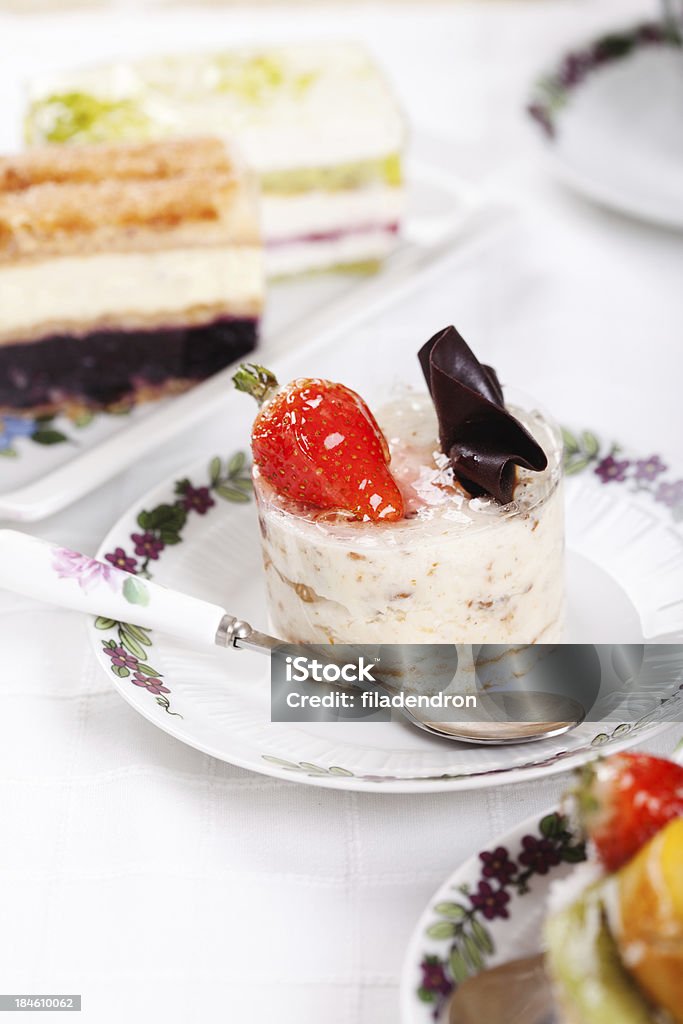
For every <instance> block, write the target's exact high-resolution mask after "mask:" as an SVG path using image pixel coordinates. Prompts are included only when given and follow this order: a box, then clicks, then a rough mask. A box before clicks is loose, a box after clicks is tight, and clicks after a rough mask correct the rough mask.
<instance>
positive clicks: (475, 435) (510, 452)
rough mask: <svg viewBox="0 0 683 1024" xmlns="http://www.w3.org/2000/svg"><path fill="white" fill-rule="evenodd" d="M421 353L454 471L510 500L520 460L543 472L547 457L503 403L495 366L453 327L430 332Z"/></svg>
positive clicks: (466, 483)
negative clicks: (479, 355)
mask: <svg viewBox="0 0 683 1024" xmlns="http://www.w3.org/2000/svg"><path fill="white" fill-rule="evenodd" d="M418 359H419V360H420V365H421V367H422V372H423V373H424V375H425V380H426V381H427V387H428V388H429V393H430V395H431V396H432V401H433V402H434V406H435V408H436V415H437V418H438V421H439V441H440V443H441V450H442V451H443V453H444V455H447V456H448V458H449V459H450V462H451V466H452V468H453V474H454V476H455V477H456V479H457V480H458V481H459V482H460V483H461V484H462V486H463V487H464V488H465V490H467V491H468V492H469V493H470V494H471V495H472V496H473V497H479V496H480V495H482V494H488V495H490V496H491V497H492V498H495V499H496V501H499V502H500V503H501V505H507V504H508V503H509V502H511V501H512V500H513V498H514V494H515V485H516V482H517V470H516V466H523V467H524V468H525V469H531V470H534V471H535V472H537V473H539V472H541V470H544V469H545V468H546V466H547V465H548V459H547V458H546V455H545V452H544V451H543V449H542V448H541V447H540V445H539V444H538V443H537V441H535V440H534V438H533V437H532V436H531V434H530V433H529V431H528V430H527V429H526V428H525V427H523V426H522V424H521V423H520V422H519V420H516V419H515V417H514V416H512V415H511V413H509V412H508V411H507V409H506V408H505V401H504V398H503V389H502V388H501V386H500V381H499V380H498V377H497V375H496V371H495V370H494V369H492V367H490V366H484V365H483V363H480V362H479V360H478V359H477V357H476V356H475V355H474V353H473V352H472V350H471V349H470V347H469V345H468V344H467V342H466V341H465V340H464V339H463V338H461V336H460V335H459V334H458V332H457V331H456V329H455V327H445V328H444V329H443V330H442V331H439V333H438V334H435V335H434V337H433V338H430V339H429V341H428V342H427V343H426V344H425V345H423V346H422V348H421V349H420V351H419V353H418Z"/></svg>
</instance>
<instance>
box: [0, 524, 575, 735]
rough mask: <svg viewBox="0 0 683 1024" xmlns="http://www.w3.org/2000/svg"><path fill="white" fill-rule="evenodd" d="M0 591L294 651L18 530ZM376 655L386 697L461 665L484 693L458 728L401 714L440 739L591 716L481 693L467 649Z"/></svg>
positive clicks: (195, 639)
mask: <svg viewBox="0 0 683 1024" xmlns="http://www.w3.org/2000/svg"><path fill="white" fill-rule="evenodd" d="M0 587H4V588H5V589H7V590H12V591H14V592H16V593H19V594H23V595H25V596H27V597H32V598H36V599H37V600H40V601H47V602H48V603H50V604H54V605H58V606H60V607H62V608H70V609H73V610H75V611H80V612H86V613H89V614H91V615H98V616H100V617H105V618H108V619H111V620H113V621H114V622H133V623H135V625H138V626H142V627H144V628H147V629H155V630H159V631H160V632H163V633H168V634H170V635H172V636H174V637H176V638H178V639H180V640H184V641H188V642H189V643H191V644H196V645H199V646H203V647H207V646H211V645H216V646H218V647H228V648H230V649H232V650H235V649H246V650H252V651H259V652H261V653H266V654H272V653H273V652H277V651H278V650H284V651H287V650H288V649H289V648H288V645H287V644H286V643H285V641H283V640H278V639H277V638H276V637H273V636H269V635H268V634H267V633H262V632H260V631H259V630H256V629H253V628H252V626H250V624H249V623H248V622H245V621H244V620H243V619H240V618H237V616H235V615H231V614H229V613H228V612H227V611H226V610H225V609H224V608H221V607H220V606H219V605H217V604H211V603H210V602H208V601H203V600H201V599H200V598H196V597H191V596H190V595H189V594H183V593H182V592H181V591H177V590H171V589H169V588H167V587H164V586H161V585H160V584H158V583H153V582H152V581H151V580H146V579H143V578H141V577H139V576H133V575H132V574H130V573H128V572H125V571H124V570H123V569H120V568H117V567H116V566H114V565H112V564H109V563H108V562H98V561H97V560H96V559H93V558H90V557H89V556H88V555H82V554H80V553H78V552H76V551H71V550H70V549H68V548H63V547H59V546H57V545H54V544H50V543H48V542H47V541H44V540H40V539H39V538H37V537H32V536H30V535H28V534H25V533H20V532H19V531H17V530H0ZM302 647H303V650H304V651H305V652H306V654H308V655H309V656H311V655H315V656H316V657H317V658H322V659H323V660H324V661H326V662H328V663H336V664H340V658H341V659H342V661H343V662H345V661H346V660H347V659H348V657H349V652H357V653H359V654H360V653H362V654H363V655H367V653H368V647H367V646H365V647H363V646H361V645H343V648H342V650H339V649H336V648H335V645H325V646H324V647H321V646H315V645H313V646H311V645H302ZM516 650H517V649H512V648H511V649H510V652H511V653H513V652H514V651H516ZM342 651H343V653H342ZM378 651H381V653H382V657H381V659H380V660H381V662H382V668H381V670H380V671H381V672H382V673H383V678H382V679H379V680H377V681H376V682H375V684H374V685H375V686H376V688H377V689H378V690H380V691H381V692H383V693H386V694H388V695H389V696H395V695H396V694H399V693H406V692H411V691H412V692H420V690H421V691H422V692H423V693H424V692H433V688H432V690H431V691H430V690H425V683H426V682H430V681H431V683H432V686H433V685H434V682H435V681H436V688H437V689H441V690H443V689H444V686H443V683H444V682H447V681H448V680H449V679H451V678H452V677H453V676H454V672H453V667H454V665H455V666H457V672H458V673H459V676H458V681H461V680H462V679H463V678H465V679H466V680H469V683H468V685H469V688H470V691H472V690H475V691H476V692H477V708H476V710H475V711H474V713H472V714H469V715H468V712H467V710H466V709H462V711H460V710H458V717H459V718H460V719H461V720H460V721H457V722H456V721H448V720H445V721H437V720H435V717H434V713H433V711H432V709H426V710H425V709H423V708H409V707H406V706H405V705H403V704H401V705H400V706H398V707H396V708H394V710H397V711H398V712H399V713H400V714H402V715H403V716H404V718H406V720H407V721H408V722H410V723H411V724H412V725H414V726H417V727H418V728H419V729H422V730H424V731H426V732H428V733H431V734H432V735H434V736H440V737H442V738H445V739H449V740H459V741H466V742H469V743H490V744H496V745H498V744H506V743H520V742H527V741H530V740H539V739H543V738H545V737H549V736H557V735H559V734H560V733H564V732H567V731H568V730H570V729H572V728H574V727H575V726H576V725H577V724H578V723H579V722H580V721H581V720H582V719H583V717H584V709H583V706H582V705H581V704H579V703H578V701H575V700H573V699H571V698H569V697H566V696H564V695H561V694H560V695H558V694H552V693H534V692H531V691H527V692H524V693H519V694H515V693H514V692H504V693H500V692H498V693H495V692H493V691H490V692H485V691H484V690H482V689H481V688H479V689H477V681H476V679H477V673H476V664H475V660H474V655H473V653H472V648H471V647H468V646H467V645H455V644H453V645H436V646H434V647H432V646H431V645H422V644H400V645H387V646H386V647H385V646H384V645H379V647H378ZM468 651H469V656H468V654H467V652H468ZM449 672H450V675H449ZM320 685H324V684H320ZM452 713H453V712H451V714H452Z"/></svg>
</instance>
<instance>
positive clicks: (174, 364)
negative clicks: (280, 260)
mask: <svg viewBox="0 0 683 1024" xmlns="http://www.w3.org/2000/svg"><path fill="white" fill-rule="evenodd" d="M262 302H263V280H262V253H261V245H260V242H259V229H258V210H257V204H256V200H255V196H254V190H253V188H252V183H251V179H250V177H249V175H248V174H247V173H246V172H245V171H244V170H243V169H242V168H241V167H240V166H239V165H238V164H237V163H236V162H235V161H234V159H233V158H232V157H231V155H230V154H229V152H228V150H227V149H226V147H225V146H224V145H223V143H221V142H219V141H218V140H215V139H211V138H207V139H192V140H190V139H187V140H184V141H182V142H178V141H164V142H151V143H138V144H117V145H104V146H88V147H77V148H73V149H71V148H70V149H58V148H55V147H48V148H45V149H39V150H35V151H33V152H31V153H27V154H23V155H19V156H10V157H4V158H0V412H7V411H13V412H17V411H18V412H31V413H32V414H45V413H53V412H56V411H60V410H68V409H70V408H76V409H78V408H84V407H85V408H91V409H115V408H119V407H121V406H122V405H128V404H131V403H133V402H135V401H142V400H145V399H149V398H155V397H159V396H161V395H165V394H169V393H174V392H179V391H182V390H184V389H186V388H187V387H189V386H191V385H192V384H193V383H195V382H197V381H199V380H202V379H203V378H205V377H208V376H210V375H211V374H213V373H215V372H216V371H217V370H220V369H221V368H223V367H224V366H226V365H227V364H229V363H231V362H233V361H234V360H235V359H238V358H239V357H240V356H243V355H244V354H245V353H247V352H249V351H251V349H253V347H254V345H255V342H256V338H257V327H258V321H259V316H260V313H261V308H262Z"/></svg>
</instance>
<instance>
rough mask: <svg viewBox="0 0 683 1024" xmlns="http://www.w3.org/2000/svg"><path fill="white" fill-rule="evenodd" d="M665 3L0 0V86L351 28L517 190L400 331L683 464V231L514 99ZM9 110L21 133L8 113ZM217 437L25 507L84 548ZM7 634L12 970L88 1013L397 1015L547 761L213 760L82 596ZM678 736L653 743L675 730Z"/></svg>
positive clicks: (6, 953)
mask: <svg viewBox="0 0 683 1024" xmlns="http://www.w3.org/2000/svg"><path fill="white" fill-rule="evenodd" d="M653 7H654V4H650V3H647V2H645V0H641V2H636V0H590V2H588V0H583V2H582V0H575V2H571V0H565V2H550V0H546V2H543V3H541V2H527V3H523V2H514V0H508V2H500V3H493V2H492V3H471V4H465V3H463V4H458V5H448V4H438V5H434V6H430V5H429V4H426V3H420V4H419V5H418V4H405V5H397V6H395V7H393V8H391V9H389V8H382V7H380V6H369V7H367V8H363V7H360V8H358V9H356V8H353V9H349V10H344V11H342V10H341V9H339V8H338V9H335V8H325V9H324V10H323V11H321V12H320V13H318V14H312V13H311V12H310V10H306V11H305V12H304V10H303V9H299V10H298V12H297V13H296V14H295V15H293V16H289V15H286V13H283V11H282V8H279V9H278V11H277V13H275V12H272V11H267V10H263V9H258V10H254V11H253V12H249V13H247V12H245V11H239V10H236V11H230V12H227V11H216V10H213V11H211V10H208V11H203V10H200V9H196V10H195V11H194V12H193V13H192V14H191V15H190V16H188V15H187V14H186V13H182V12H174V13H172V14H169V15H168V20H167V21H166V22H164V23H161V24H160V25H157V26H156V27H154V28H153V30H152V28H150V26H149V23H148V22H146V21H141V20H139V19H136V18H134V17H132V16H130V15H129V14H127V15H126V16H125V17H124V16H121V18H120V19H118V20H116V19H114V18H111V17H109V18H104V17H103V18H102V19H101V20H100V19H99V18H98V17H97V16H92V15H86V14H84V13H82V12H75V13H73V14H71V15H68V16H64V17H63V18H57V17H51V18H50V19H49V21H47V19H45V20H44V21H43V22H42V24H41V22H40V19H29V18H22V17H18V18H16V19H11V18H10V17H8V16H5V17H2V18H0V46H1V48H2V52H3V69H2V90H1V91H0V95H2V97H3V105H4V106H5V113H7V112H8V111H12V110H16V108H17V104H18V96H19V90H18V81H19V75H20V74H21V73H23V72H25V71H26V70H34V69H35V68H36V67H37V66H41V65H42V66H49V65H52V64H56V63H68V62H69V61H72V62H73V61H80V62H82V61H83V60H84V59H86V58H88V57H91V56H92V57H95V56H99V55H101V54H114V53H128V52H131V51H141V50H145V49H168V48H174V47H175V48H177V46H178V44H179V41H180V40H182V41H183V42H185V43H186V44H187V45H188V46H193V45H202V44H205V43H206V42H207V41H210V42H211V43H216V42H218V41H221V42H223V41H224V42H227V41H232V40H233V39H235V38H249V37H251V38H254V37H259V38H261V37H270V38H278V37H280V38H281V37H283V36H291V35H294V34H300V35H311V36H316V35H317V36H321V35H323V36H324V35H330V34H342V35H345V36H356V35H358V36H361V37H364V38H366V39H367V41H368V42H369V43H370V44H371V46H372V47H373V49H374V50H375V51H376V52H377V53H378V54H379V55H380V56H381V58H382V59H383V60H384V61H385V63H386V65H387V67H388V68H389V70H390V71H391V72H392V73H393V75H394V77H395V79H396V82H397V84H398V86H399V88H400V91H401V94H402V96H403V99H404V102H405V105H406V107H407V109H408V111H409V114H410V117H411V119H412V121H413V123H414V124H416V125H418V126H419V129H420V133H421V136H422V137H423V138H424V137H429V138H430V139H431V141H430V143H429V148H430V153H429V154H428V155H429V156H431V157H433V158H435V159H438V161H439V162H440V163H441V164H442V165H443V166H451V167H452V168H453V169H454V170H455V171H457V173H458V174H459V175H460V176H462V177H464V178H466V179H468V180H470V181H471V182H472V183H475V184H476V183H481V182H484V181H486V182H488V183H489V184H495V187H496V188H497V189H498V190H502V191H503V192H504V193H506V195H507V202H508V206H509V211H510V212H509V213H508V214H507V215H506V218H505V220H504V222H501V225H500V229H499V230H497V231H494V232H493V233H491V232H488V233H487V234H486V236H482V239H481V241H480V242H476V240H475V242H474V243H472V242H470V243H469V245H468V247H467V248H465V249H463V250H462V251H458V250H456V251H454V253H453V256H452V258H451V259H450V260H449V261H448V262H447V263H446V264H445V265H444V266H443V267H442V269H441V270H440V272H439V273H438V274H437V275H435V276H434V277H433V278H432V279H430V282H429V286H428V287H425V288H424V289H423V290H422V291H421V292H420V293H419V294H418V296H417V297H416V298H414V299H413V300H412V301H411V303H410V305H409V306H406V307H404V308H401V309H399V310H396V311H394V312H393V313H389V314H385V316H384V318H383V325H384V326H387V325H388V326H391V324H392V322H395V323H396V329H397V331H400V334H401V336H402V337H405V335H406V333H407V331H408V330H409V329H412V328H414V337H415V344H416V347H417V344H418V343H420V342H421V341H422V340H424V338H425V337H426V336H427V334H428V333H429V332H430V331H431V330H432V329H435V328H437V327H439V326H441V325H442V324H443V323H448V322H451V321H455V322H456V323H457V324H458V325H459V327H460V328H461V329H462V330H463V332H464V333H465V335H466V336H467V337H470V338H471V339H473V342H474V343H475V345H476V346H477V348H478V349H479V351H480V352H481V353H482V354H483V356H484V357H485V358H486V359H487V360H490V361H492V362H493V363H494V364H495V365H496V366H498V367H499V369H500V370H501V371H502V373H503V376H504V378H505V379H512V380H514V381H516V382H518V383H520V384H522V385H523V384H524V383H525V382H527V381H529V382H530V384H531V389H532V390H533V391H534V392H536V393H540V394H542V395H545V396H546V404H547V405H548V406H550V407H552V408H553V409H554V410H555V412H556V414H557V416H558V418H559V419H563V420H565V421H568V422H575V423H577V424H584V425H590V426H593V427H595V428H596V429H597V430H599V431H602V432H603V433H606V434H609V435H610V436H613V437H616V438H620V439H622V440H623V441H624V442H625V443H627V444H630V445H632V446H633V447H634V448H635V449H636V450H638V451H640V452H643V453H644V454H650V452H651V451H657V452H660V453H661V454H662V455H663V456H665V457H667V458H668V459H669V460H673V461H675V460H676V458H677V457H679V458H680V455H679V449H680V437H681V428H682V427H683V413H682V411H681V405H680V381H681V368H682V356H681V346H680V324H681V313H682V312H683V308H682V306H683V304H682V300H681V288H680V280H681V278H680V267H681V259H682V257H683V238H681V236H679V235H676V234H673V233H671V234H669V233H666V232H662V231H657V230H655V229H651V228H649V227H648V226H646V225H642V224H636V223H633V222H628V221H626V220H621V219H620V218H619V217H617V216H615V215H612V214H609V213H606V212H603V211H599V210H597V209H595V208H593V207H591V206H589V205H588V204H585V203H583V202H582V201H581V200H579V199H578V198H576V197H574V196H573V195H570V194H569V193H567V192H565V191H564V189H563V188H562V187H561V186H559V185H558V184H556V183H555V182H554V181H552V180H551V179H550V178H549V177H548V175H547V172H546V171H545V170H544V168H543V165H542V163H541V161H540V159H539V155H538V150H537V148H536V140H535V139H534V138H533V136H532V133H531V132H530V130H529V129H528V127H527V125H526V123H525V121H524V118H523V116H522V115H521V113H520V110H521V107H522V105H523V101H524V96H525V91H526V88H527V85H528V82H529V80H530V78H532V77H533V76H534V75H535V74H536V72H537V70H538V68H539V67H543V65H544V64H546V63H547V62H548V61H552V59H553V57H554V55H555V54H556V52H558V51H561V50H562V49H563V48H566V46H567V45H570V44H571V43H572V42H573V41H574V40H575V39H576V38H577V37H578V38H581V37H582V36H583V35H589V34H591V33H592V32H593V31H595V30H596V29H598V28H603V27H605V26H611V25H614V24H617V25H618V24H619V23H620V22H623V21H628V20H629V19H630V18H631V17H632V16H633V15H634V14H637V15H647V14H648V13H650V11H651V9H653ZM294 22H295V23H294ZM8 116H9V115H8ZM3 132H4V133H5V137H4V139H3V142H7V141H10V136H11V128H10V127H9V126H8V123H7V118H5V119H4V121H3ZM392 317H393V318H394V320H392ZM302 371H305V367H303V366H302ZM219 438H220V421H219V420H218V419H216V420H213V421H210V422H207V423H206V424H205V425H204V426H203V428H202V429H201V430H200V431H197V432H195V433H194V434H193V435H192V436H181V438H179V439H178V440H176V441H175V442H173V443H172V444H169V445H168V446H167V447H166V448H165V449H163V450H162V451H160V452H159V453H158V454H156V455H155V456H154V457H153V458H149V459H147V460H146V461H145V463H144V464H143V465H134V466H132V467H131V468H130V469H129V470H128V471H127V472H126V473H124V474H122V475H120V476H119V477H117V478H116V479H114V480H112V481H111V482H110V483H109V484H107V485H106V486H105V487H103V488H101V489H100V491H98V492H97V493H96V494H93V495H92V496H90V497H88V498H87V499H85V500H83V501H82V502H81V503H79V505H78V506H77V507H75V508H72V509H69V510H67V511H65V512H63V513H61V514H60V515H57V516H55V517H53V518H52V519H51V520H48V521H45V522H43V523H41V524H39V525H38V526H37V527H35V532H36V533H38V534H40V535H42V536H45V537H48V538H50V539H59V540H60V541H61V542H63V543H65V544H67V545H70V546H72V547H74V548H77V549H81V550H85V551H88V552H90V551H93V550H94V549H95V547H96V546H97V543H98V541H99V540H100V538H101V537H102V536H103V534H104V532H105V531H106V529H107V528H108V527H109V525H110V524H111V523H112V521H113V520H114V518H115V517H116V516H117V515H118V514H119V513H120V512H122V511H123V510H124V509H125V508H126V507H127V506H128V505H129V504H130V503H131V502H132V501H133V500H134V499H135V498H137V497H138V496H139V495H140V494H141V493H142V492H143V491H144V490H145V489H146V488H147V487H148V486H149V485H150V484H151V483H153V482H154V481H156V480H157V479H161V478H163V477H164V476H165V475H167V474H168V473H170V472H172V471H173V470H175V469H176V468H178V467H179V466H181V465H182V464H183V463H184V462H186V461H188V460H191V459H192V458H193V457H195V456H196V455H199V454H202V453H205V452H213V451H214V450H215V446H216V441H217V439H219ZM0 652H1V655H2V671H1V672H0V695H1V701H2V703H1V707H2V713H1V714H0V794H1V797H0V800H1V802H0V821H1V822H2V848H1V851H0V906H1V907H2V911H1V916H2V921H3V926H2V928H1V929H0V965H1V966H0V978H1V979H2V980H1V982H0V989H2V991H4V992H20V991H24V992H37V993H41V992H50V991H56V992H72V993H73V992H81V993H82V994H83V1006H84V1010H83V1017H82V1019H83V1020H86V1021H89V1022H93V1024H109V1022H119V1021H121V1020H126V1021H129V1022H133V1024H135V1022H143V1021H145V1022H146V1021H150V1020H153V1021H164V1022H165V1024H187V1022H188V1021H205V1022H208V1021H218V1020H229V1021H236V1022H237V1021H239V1022H242V1021H250V1020H251V1021H257V1022H259V1024H261V1022H263V1024H265V1022H267V1021H271V1020H277V1021H279V1022H280V1024H289V1022H291V1024H308V1022H311V1024H313V1022H318V1021H325V1022H327V1024H358V1022H363V1024H365V1022H367V1024H370V1022H371V1024H384V1022H386V1024H390V1022H391V1024H393V1022H395V1021H396V1020H397V1013H398V1011H397V986H398V983H399V975H400V969H401V961H402V956H403V952H404V948H405V945H406V942H407V939H408V937H409V935H410V932H411V929H412V928H413V925H414V922H415V920H416V918H417V916H418V914H419V913H420V911H421V910H422V908H423V907H424V905H425V903H426V902H427V900H428V898H429V896H430V895H431V893H432V891H433V890H434V889H435V887H436V886H437V885H438V884H439V883H440V882H441V881H442V880H443V878H444V877H445V875H446V874H447V873H448V872H449V871H450V870H452V868H453V867H454V866H456V865H457V864H458V863H459V862H460V861H461V860H462V859H463V858H465V857H467V856H468V855H470V854H471V853H473V852H475V851H476V850H478V849H480V848H481V846H482V845H483V844H486V843H488V842H490V840H491V838H492V837H494V836H495V835H496V834H497V833H499V832H501V831H503V830H505V829H507V828H508V827H510V826H512V825H513V824H514V823H516V822H517V821H518V820H519V819H521V818H523V817H525V816H526V815H528V814H530V813H536V812H539V811H541V810H542V809H543V808H545V807H546V806H547V805H548V804H550V803H552V802H553V801H554V800H555V799H556V797H557V795H558V793H559V792H560V790H561V788H562V785H563V779H562V778H561V777H554V778H551V779H548V780H547V781H546V782H537V783H534V784H533V785H522V786H517V787H513V788H502V789H498V790H496V789H491V790H487V791H485V792H477V793H473V794H461V795H458V794H452V795H448V794H444V795H421V796H410V797H408V796H406V797H400V796H399V797H397V796H387V795H381V794H379V793H378V794H372V795H364V794H352V793H340V792H326V791H322V790H316V789H311V788H308V787H306V788H301V787H298V786H296V785H295V784H294V783H280V782H277V781H274V780H271V779H268V778H264V777H260V776H257V775H252V774H249V773H247V772H244V771H241V770H238V769H235V768H232V767H230V766H228V765H225V764H222V763H219V762H216V761H213V760H211V759H210V758H208V757H206V756H204V755H202V754H199V753H196V752H195V751H193V750H190V749H188V748H184V747H182V746H181V745H180V744H178V743H176V742H174V741H173V740H172V739H171V738H170V737H168V736H166V735H165V734H164V733H162V732H160V731H159V730H157V729H155V728H154V727H153V726H152V725H151V724H150V723H149V722H147V721H145V720H143V719H142V718H141V717H139V716H138V715H136V713H135V712H134V711H133V710H132V709H131V708H129V707H128V706H127V705H125V704H124V703H123V702H122V701H121V699H120V697H119V696H118V695H117V694H116V693H115V692H114V691H113V689H112V688H111V686H110V685H109V683H108V681H107V679H106V678H105V677H104V676H103V675H102V674H101V673H100V672H99V671H97V669H96V666H95V662H94V659H93V656H92V654H91V653H90V650H89V648H88V646H87V644H86V642H85V633H84V623H83V621H82V620H81V619H79V618H78V617H75V616H73V615H70V614H68V613H61V612H58V611H54V610H50V609H48V608H42V607H38V606H37V605H35V604H32V603H30V602H28V601H26V600H19V599H16V598H14V597H11V596H9V595H7V594H0ZM680 733H681V727H678V728H675V729H673V730H672V731H670V732H669V733H667V734H666V735H665V736H663V737H660V738H659V739H658V740H657V741H656V743H654V744H652V746H653V748H656V749H657V750H659V751H669V750H671V749H672V748H673V745H674V742H675V740H676V739H677V738H678V736H679V735H680Z"/></svg>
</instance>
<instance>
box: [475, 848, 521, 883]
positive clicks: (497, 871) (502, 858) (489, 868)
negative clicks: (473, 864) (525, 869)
mask: <svg viewBox="0 0 683 1024" xmlns="http://www.w3.org/2000/svg"><path fill="white" fill-rule="evenodd" d="M479 860H480V861H481V862H482V864H483V865H484V867H483V869H482V872H481V873H482V875H483V876H484V878H495V879H497V881H499V882H500V883H501V885H507V883H508V882H510V881H511V880H512V879H513V878H514V876H515V875H516V874H517V865H516V864H515V862H514V861H512V860H510V854H509V853H508V851H507V850H506V849H505V847H504V846H497V847H496V849H495V850H491V851H485V852H484V853H480V854H479Z"/></svg>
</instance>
